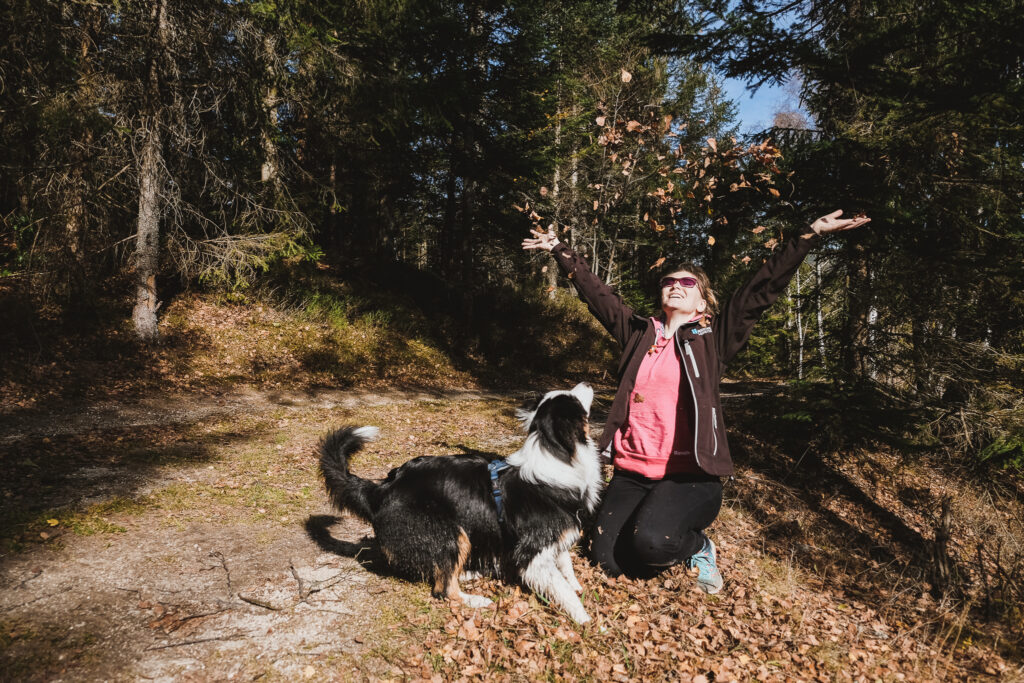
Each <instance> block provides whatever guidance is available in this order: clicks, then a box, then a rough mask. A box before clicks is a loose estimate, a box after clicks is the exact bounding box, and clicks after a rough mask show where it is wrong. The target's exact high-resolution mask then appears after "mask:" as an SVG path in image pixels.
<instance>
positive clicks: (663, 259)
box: [647, 256, 665, 270]
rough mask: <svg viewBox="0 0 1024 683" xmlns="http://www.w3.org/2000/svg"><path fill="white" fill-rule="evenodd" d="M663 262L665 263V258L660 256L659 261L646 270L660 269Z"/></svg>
mask: <svg viewBox="0 0 1024 683" xmlns="http://www.w3.org/2000/svg"><path fill="white" fill-rule="evenodd" d="M664 262H665V257H664V256H662V257H661V258H659V259H658V260H657V261H655V262H654V263H653V264H652V265H651V267H650V268H648V269H647V270H654V269H655V268H659V267H661V264H663V263H664Z"/></svg>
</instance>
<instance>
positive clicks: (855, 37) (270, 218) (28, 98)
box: [0, 0, 1024, 466]
mask: <svg viewBox="0 0 1024 683" xmlns="http://www.w3.org/2000/svg"><path fill="white" fill-rule="evenodd" d="M1020 10H1021V5H1020V3H1019V2H980V3H960V2H947V3H944V2H935V3H928V5H927V7H925V8H923V9H921V8H918V6H917V5H916V4H914V3H907V4H905V6H904V5H900V4H899V3H897V4H893V3H891V2H886V3H876V4H872V3H870V2H869V3H863V2H857V3H852V4H850V3H845V2H817V1H816V2H809V3H781V2H780V3H773V2H764V3H740V4H736V5H730V4H728V3H721V2H708V1H702V2H691V3H678V2H648V3H626V4H624V5H621V6H620V5H617V4H616V3H612V2H588V3H574V4H573V5H572V6H571V7H570V6H552V5H551V3H531V2H529V1H528V2H515V3H504V2H498V3H494V2H470V3H444V2H440V3H438V2H419V1H408V2H400V3H392V2H388V3H375V2H359V3H349V2H340V3H330V2H328V3H322V2H316V3H312V2H302V1H300V0H293V1H289V2H219V1H215V0H210V1H204V0H195V1H190V2H168V1H166V0H153V2H127V3H123V2H116V3H103V2H12V1H8V2H5V3H4V5H3V8H2V10H0V11H2V13H3V16H2V19H3V21H2V22H0V25H2V26H3V29H0V30H2V31H3V33H4V34H3V40H2V41H0V110H2V112H3V117H2V123H0V141H2V142H0V146H2V149H3V150H4V162H3V164H2V166H0V217H2V220H3V223H2V227H3V241H2V251H0V268H2V273H3V281H4V289H5V293H7V294H13V293H17V294H19V295H21V296H22V297H26V296H27V297H29V298H30V301H31V304H30V306H31V307H33V308H39V307H42V306H46V307H48V309H49V310H53V309H54V308H57V309H59V310H60V311H62V312H63V313H64V314H73V315H75V316H79V317H82V316H86V317H88V316H89V315H90V310H91V309H95V307H96V305H97V301H98V299H99V298H102V297H114V298H115V299H117V300H118V301H121V302H128V301H129V300H130V301H131V304H132V305H133V307H134V309H133V314H132V319H133V326H134V331H135V334H136V335H137V336H138V337H139V338H140V339H142V340H149V341H152V340H155V339H156V338H157V337H158V335H159V331H158V327H157V320H158V319H159V316H160V315H161V313H160V310H159V306H160V302H161V301H165V300H168V301H169V300H171V299H173V297H174V296H175V294H176V293H178V292H180V291H181V289H182V287H191V288H195V287H206V288H210V287H220V288H224V289H225V290H228V291H234V292H236V293H239V292H245V291H247V290H246V288H247V287H251V286H252V285H255V284H258V283H261V282H264V283H265V282H268V281H271V280H273V279H274V278H275V277H276V278H278V281H279V282H280V281H288V280H289V279H290V277H291V275H293V274H294V273H295V271H297V270H301V269H302V268H307V269H309V268H315V264H316V263H321V264H323V263H330V264H334V265H335V266H336V267H337V268H338V272H339V273H341V274H342V275H343V276H344V274H345V273H347V272H355V271H356V270H359V269H363V270H366V269H369V270H373V271H376V272H377V273H391V276H390V278H389V281H391V282H396V283H405V284H406V285H408V287H407V289H408V290H411V291H414V292H416V291H419V292H422V291H423V288H424V287H428V286H427V285H425V284H424V283H425V282H427V280H424V279H423V278H428V279H430V282H431V283H432V285H430V286H432V287H434V288H435V289H437V288H441V289H443V290H444V300H445V301H444V304H445V305H446V306H448V307H449V308H450V310H451V311H453V312H458V315H457V318H458V320H457V321H456V323H457V324H458V325H459V326H460V327H461V328H463V329H464V331H465V330H472V329H473V328H474V327H477V326H479V325H481V324H483V323H482V320H483V319H484V318H488V317H493V313H494V311H493V309H494V308H495V303H494V302H496V301H498V299H496V298H495V297H499V296H504V297H505V298H506V299H510V300H516V299H517V298H519V297H521V296H522V293H523V292H537V291H544V290H546V291H547V292H548V295H549V296H550V297H551V298H556V296H557V292H556V291H555V290H556V289H557V290H561V289H562V288H564V287H566V286H568V285H567V283H565V282H559V281H558V279H557V278H556V272H555V271H556V269H555V268H550V269H548V268H544V267H543V266H544V265H546V264H545V263H543V262H542V260H541V259H537V258H529V257H528V256H525V255H523V254H521V253H520V252H519V250H518V243H519V241H520V239H521V238H522V237H523V235H525V234H526V230H527V229H528V228H529V227H530V226H531V225H534V226H542V227H545V228H546V227H547V226H555V227H556V228H557V229H558V230H559V232H560V234H561V235H562V236H563V238H564V239H565V240H567V241H569V242H570V243H572V244H573V245H575V246H576V248H577V249H580V250H581V251H582V252H583V253H585V254H586V256H587V257H588V258H589V259H590V261H591V263H592V265H593V268H594V270H595V271H596V272H597V273H598V274H599V275H600V276H601V277H603V278H604V279H605V280H606V281H607V282H608V283H609V284H611V285H613V286H615V287H617V288H618V290H619V291H620V292H621V293H622V294H623V295H624V297H625V298H626V299H627V300H628V301H630V302H631V303H633V304H635V305H638V306H640V307H644V306H645V305H646V304H645V302H646V301H647V300H648V299H649V296H650V293H651V292H650V277H649V273H650V272H651V267H652V266H653V265H654V264H655V263H661V262H662V261H661V259H667V260H668V261H669V262H672V261H673V260H674V259H689V260H695V261H697V262H700V263H703V264H704V265H706V266H707V268H708V269H709V270H710V272H712V273H713V274H714V276H715V278H716V282H717V284H718V286H719V288H720V289H722V290H724V291H728V290H729V289H730V287H731V286H732V285H734V284H735V283H736V282H737V281H738V280H739V279H742V278H743V277H744V276H745V274H747V273H749V272H750V271H751V270H752V269H753V268H755V267H756V266H757V265H758V264H759V263H760V261H761V260H762V259H763V258H764V257H765V255H766V254H767V253H768V252H769V251H770V250H771V249H772V248H773V247H774V246H775V245H776V244H777V243H778V241H779V240H780V239H782V238H783V233H784V231H786V230H788V229H789V228H791V227H793V226H796V225H800V224H803V223H806V222H807V221H808V220H810V219H812V218H813V217H814V216H816V215H818V214H820V213H822V212H824V211H826V210H830V209H831V208H833V207H842V208H845V209H846V210H847V211H848V212H851V211H863V212H867V213H868V214H869V215H870V216H871V217H872V219H873V222H872V228H871V229H870V230H866V231H862V233H860V234H856V235H854V236H853V237H852V238H850V239H843V240H842V241H837V242H836V243H835V244H829V245H827V246H826V247H825V248H824V249H822V250H820V252H819V253H818V254H817V255H816V257H815V258H814V259H813V260H811V261H809V262H808V264H806V265H805V266H804V269H803V270H802V271H801V274H800V277H799V278H798V280H797V281H796V282H795V283H794V285H793V289H792V296H790V297H788V298H787V299H786V300H785V301H784V302H783V303H782V304H780V306H778V307H776V309H775V310H774V311H773V314H772V316H771V317H770V319H769V321H768V324H765V325H762V326H761V327H760V328H759V330H758V332H757V336H756V337H755V339H754V340H753V341H752V342H751V344H750V349H749V352H748V353H747V354H746V356H745V358H744V359H743V360H742V361H741V362H740V363H738V365H737V368H736V371H737V372H740V373H748V374H752V375H760V376H787V377H792V376H794V375H795V376H797V377H800V378H804V377H808V378H818V379H828V380H832V381H834V382H840V383H842V384H843V385H844V386H846V387H849V388H851V390H852V389H856V390H858V391H861V390H866V391H870V392H882V393H883V394H884V395H885V399H886V400H891V401H896V402H898V403H899V404H900V405H901V406H902V407H904V408H913V409H915V410H916V409H921V410H923V411H924V412H919V414H918V418H917V419H919V420H920V426H921V427H922V428H924V429H925V430H926V431H927V432H928V437H929V438H931V439H934V440H938V441H941V442H942V443H943V444H944V445H947V446H949V447H952V448H954V449H955V450H956V451H957V452H960V453H963V454H964V455H966V456H968V457H972V458H979V457H980V458H982V459H984V458H996V459H998V460H1000V461H1002V462H1008V463H1011V464H1015V465H1018V466H1019V465H1020V464H1022V462H1024V433H1022V431H1021V424H1022V421H1024V417H1022V416H1024V408H1022V405H1021V394H1020V391H1019V386H1020V385H1021V383H1020V378H1021V369H1022V343H1024V337H1022V336H1024V324H1022V323H1024V295H1022V294H1021V291H1022V289H1024V287H1022V285H1024V268H1022V256H1024V251H1022V236H1024V216H1022V202H1021V193H1022V191H1024V182H1022V181H1024V178H1022V174H1024V169H1022V161H1024V157H1022V147H1021V145H1022V132H1021V111H1022V104H1024V102H1022V98H1024V94H1022V68H1024V67H1022V62H1021V58H1022V53H1024V48H1022V45H1021V42H1020V41H1019V40H1018V37H1017V36H1016V35H1015V33H1014V30H1013V28H1012V27H1013V26H1015V25H1016V20H1017V19H1019V18H1020ZM722 73H724V74H728V75H730V76H735V77H739V78H743V79H746V80H747V81H748V82H749V83H751V84H754V85H756V84H760V83H765V82H774V83H781V82H785V81H793V80H795V81H796V82H798V83H799V84H800V87H801V96H802V98H803V103H804V107H805V108H806V111H807V113H808V114H809V117H804V116H803V115H802V114H801V113H788V114H786V113H782V114H781V115H780V116H779V117H778V120H777V123H780V124H785V125H783V126H780V127H779V128H777V129H774V130H767V131H764V133H763V134H761V135H757V136H755V137H754V138H753V139H750V140H747V139H738V137H737V133H736V128H735V125H734V123H733V114H734V108H733V107H732V105H731V103H730V102H728V101H727V100H725V99H724V98H723V94H722V91H721V89H720V87H719V85H718V80H717V79H718V78H720V76H718V75H716V74H722ZM397 266H401V268H400V269H398V270H396V267H397ZM398 273H403V275H401V276H399V275H398ZM413 273H418V274H419V275H417V276H414V275H413ZM403 278H404V279H403ZM417 278H418V279H417ZM428 288H429V287H428ZM481 297H483V299H481ZM484 301H489V302H490V303H483V302H484ZM481 305H482V306H483V307H484V309H487V310H478V307H479V306H481ZM502 305H508V306H513V305H514V304H513V303H511V301H502ZM509 312H510V313H512V314H513V315H515V314H516V313H515V312H514V311H512V309H510V311H509ZM518 313H519V314H522V315H525V311H524V310H519V311H518ZM93 315H96V314H95V313H93ZM102 315H104V316H107V317H111V316H119V317H121V318H124V317H127V311H126V310H125V308H124V304H122V305H121V306H120V307H116V306H115V308H114V309H113V310H111V309H104V312H103V313H102ZM481 316H482V318H481ZM481 336H482V335H481ZM14 341H18V340H14ZM876 398H877V397H872V398H868V397H867V396H866V395H864V396H861V398H860V399H857V400H862V401H867V402H874V401H875V400H876Z"/></svg>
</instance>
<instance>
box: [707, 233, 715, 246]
mask: <svg viewBox="0 0 1024 683" xmlns="http://www.w3.org/2000/svg"><path fill="white" fill-rule="evenodd" d="M708 245H709V246H712V247H713V246H715V238H714V237H713V236H711V235H709V236H708Z"/></svg>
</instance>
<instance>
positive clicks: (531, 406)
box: [516, 394, 543, 432]
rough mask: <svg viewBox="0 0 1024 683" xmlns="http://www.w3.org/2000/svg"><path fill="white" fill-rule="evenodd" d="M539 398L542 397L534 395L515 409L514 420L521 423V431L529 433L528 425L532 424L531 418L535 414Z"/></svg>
mask: <svg viewBox="0 0 1024 683" xmlns="http://www.w3.org/2000/svg"><path fill="white" fill-rule="evenodd" d="M541 398H543V397H542V396H541V395H540V394H535V395H533V396H532V397H531V398H529V399H527V400H526V402H525V403H523V404H522V405H520V406H519V407H518V408H516V418H517V419H518V420H519V421H520V422H522V423H523V430H525V431H527V432H528V431H530V424H531V423H532V422H533V416H534V415H536V414H537V407H538V406H540V400H541Z"/></svg>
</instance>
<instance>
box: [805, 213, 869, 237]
mask: <svg viewBox="0 0 1024 683" xmlns="http://www.w3.org/2000/svg"><path fill="white" fill-rule="evenodd" d="M842 215H843V210H842V209H839V210H838V211H833V212H832V213H830V214H827V215H825V216H822V217H821V218H819V219H818V220H816V221H814V222H813V223H811V230H813V231H814V233H815V234H816V235H826V234H828V233H830V232H839V231H841V230H853V229H854V228H859V227H860V226H862V225H864V224H865V223H870V222H871V219H870V218H868V217H867V216H864V215H860V216H854V217H853V218H840V216H842Z"/></svg>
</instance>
